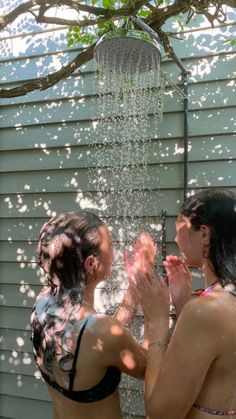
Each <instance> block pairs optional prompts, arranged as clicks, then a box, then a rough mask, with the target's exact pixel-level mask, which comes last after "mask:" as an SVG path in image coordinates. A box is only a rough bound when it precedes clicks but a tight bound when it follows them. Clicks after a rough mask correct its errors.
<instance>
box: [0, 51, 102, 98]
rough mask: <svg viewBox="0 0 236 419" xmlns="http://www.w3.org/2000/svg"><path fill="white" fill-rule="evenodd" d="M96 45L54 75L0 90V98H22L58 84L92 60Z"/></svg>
mask: <svg viewBox="0 0 236 419" xmlns="http://www.w3.org/2000/svg"><path fill="white" fill-rule="evenodd" d="M95 45H96V44H93V45H90V46H89V47H88V48H87V49H86V50H84V51H83V52H82V53H80V54H78V55H77V56H76V57H75V58H74V59H73V60H72V61H70V62H69V64H67V65H66V66H63V67H62V68H61V69H60V70H58V71H56V72H55V73H52V74H49V75H48V76H46V77H42V78H40V79H37V80H33V81H29V82H26V83H23V84H22V85H20V86H17V87H14V88H12V89H0V97H1V98H9V97H16V96H24V95H26V94H27V93H29V92H32V91H33V90H45V89H48V88H49V87H51V86H53V85H54V84H56V83H58V82H59V81H60V80H62V79H64V78H66V77H68V76H69V75H70V74H72V73H73V72H74V71H75V70H76V69H77V68H79V67H80V66H81V65H83V64H85V63H86V62H88V61H89V60H91V59H92V58H93V51H94V47H95Z"/></svg>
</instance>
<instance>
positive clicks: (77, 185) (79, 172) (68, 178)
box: [0, 159, 183, 194]
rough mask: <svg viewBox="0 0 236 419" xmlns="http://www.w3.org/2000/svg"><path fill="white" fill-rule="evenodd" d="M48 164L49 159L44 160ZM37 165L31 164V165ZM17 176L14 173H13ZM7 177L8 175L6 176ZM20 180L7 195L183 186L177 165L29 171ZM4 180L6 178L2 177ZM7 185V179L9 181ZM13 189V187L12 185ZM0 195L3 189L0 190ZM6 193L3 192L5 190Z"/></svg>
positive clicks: (180, 168) (180, 171) (181, 170)
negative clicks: (34, 172) (19, 184)
mask: <svg viewBox="0 0 236 419" xmlns="http://www.w3.org/2000/svg"><path fill="white" fill-rule="evenodd" d="M48 163H49V164H50V159H49V160H48ZM36 165H37V166H38V164H37V162H35V166H36ZM15 176H17V174H15ZM9 177H10V176H9ZM20 177H21V178H23V179H24V181H23V182H22V184H21V188H20V189H18V190H17V189H16V188H15V189H13V188H14V186H13V185H14V183H13V178H14V176H11V178H12V189H13V191H11V187H10V186H9V190H8V193H12V192H13V193H18V192H20V193H23V194H25V193H27V192H29V193H31V194H32V193H33V192H39V193H41V192H47V193H48V192H61V193H63V192H74V191H75V192H77V191H81V192H88V191H91V192H96V191H97V192H102V191H109V190H112V188H114V189H115V190H122V188H125V187H127V186H126V185H127V184H128V185H131V184H132V187H133V188H134V189H143V188H144V186H145V189H157V188H160V189H165V188H181V187H182V185H183V167H182V165H177V164H170V165H168V164H163V165H155V166H154V165H153V166H149V167H148V168H147V170H145V169H144V167H142V166H141V167H137V166H136V167H134V168H133V167H132V166H130V167H125V169H124V168H122V167H120V166H118V167H116V169H115V168H114V167H113V168H108V169H105V168H103V169H101V170H93V171H91V170H89V171H88V170H85V169H80V168H78V169H75V170H74V171H68V172H67V171H64V170H62V171H61V173H60V172H59V173H58V174H57V173H56V172H55V171H54V173H52V174H51V172H50V171H47V172H38V173H37V175H36V176H35V174H33V173H32V176H31V174H30V175H29V172H28V173H27V172H24V177H23V176H22V175H20V176H19V177H18V178H17V179H18V181H19V180H20ZM5 178H6V181H7V176H5ZM9 183H10V180H9ZM39 185H40V186H39ZM15 186H16V185H15ZM0 191H1V193H4V190H2V189H0ZM5 193H6V190H5Z"/></svg>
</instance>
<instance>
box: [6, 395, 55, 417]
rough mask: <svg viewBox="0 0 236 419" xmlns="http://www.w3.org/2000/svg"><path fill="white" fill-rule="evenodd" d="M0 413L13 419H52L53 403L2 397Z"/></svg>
mask: <svg viewBox="0 0 236 419" xmlns="http://www.w3.org/2000/svg"><path fill="white" fill-rule="evenodd" d="M0 413H1V414H2V415H6V416H7V418H11V419H42V418H44V419H52V408H51V402H49V401H39V400H32V399H31V400H29V399H26V398H22V397H15V395H13V396H7V395H1V396H0Z"/></svg>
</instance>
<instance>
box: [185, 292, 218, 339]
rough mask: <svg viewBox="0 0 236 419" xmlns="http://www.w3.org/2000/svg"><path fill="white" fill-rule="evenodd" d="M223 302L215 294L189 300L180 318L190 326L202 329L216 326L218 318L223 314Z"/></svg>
mask: <svg viewBox="0 0 236 419" xmlns="http://www.w3.org/2000/svg"><path fill="white" fill-rule="evenodd" d="M222 310H223V307H222V304H219V298H218V297H216V296H215V295H205V296H203V297H198V298H196V299H193V300H191V301H189V302H188V303H187V304H186V305H185V306H184V308H183V310H182V312H181V315H180V317H179V320H180V322H181V323H185V324H186V325H188V326H189V327H191V328H193V326H195V327H199V328H201V330H204V329H206V330H208V331H209V327H213V328H215V325H216V324H217V323H218V322H217V319H220V318H221V316H222Z"/></svg>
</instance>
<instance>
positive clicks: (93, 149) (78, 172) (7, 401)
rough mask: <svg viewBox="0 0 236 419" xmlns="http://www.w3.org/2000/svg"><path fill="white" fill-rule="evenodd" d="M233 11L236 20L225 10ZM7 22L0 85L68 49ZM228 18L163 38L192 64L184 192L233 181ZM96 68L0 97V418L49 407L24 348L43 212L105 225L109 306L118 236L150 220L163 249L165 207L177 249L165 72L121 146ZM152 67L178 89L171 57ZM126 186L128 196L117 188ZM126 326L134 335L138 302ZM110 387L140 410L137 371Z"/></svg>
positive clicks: (176, 160)
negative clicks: (110, 243) (158, 110)
mask: <svg viewBox="0 0 236 419" xmlns="http://www.w3.org/2000/svg"><path fill="white" fill-rule="evenodd" d="M231 20H235V21H236V19H235V16H234V15H233V16H231ZM13 29H14V27H13ZM13 29H12V37H10V36H9V34H6V36H5V38H4V40H2V41H1V45H2V47H3V51H5V56H3V58H2V62H1V66H0V80H1V86H0V87H2V88H11V87H14V86H16V85H17V83H18V82H22V81H28V80H30V79H33V78H35V77H42V76H45V75H46V74H47V72H48V70H49V69H50V72H52V71H55V70H57V69H58V68H59V67H60V65H61V64H65V63H66V62H67V60H68V58H72V57H74V56H75V55H76V54H77V53H78V50H71V51H69V52H68V51H67V50H66V47H65V42H64V32H63V31H54V32H52V33H50V32H42V33H40V30H42V29H41V27H37V28H34V30H35V31H37V30H38V31H39V33H38V35H36V37H35V38H34V42H33V41H32V39H33V38H32V36H31V34H26V35H25V36H19V37H15V38H14V36H17V33H16V32H14V31H15V29H14V30H13ZM233 29H235V26H230V25H229V24H228V25H222V26H219V27H218V28H217V29H216V30H214V31H213V30H212V29H211V28H209V27H204V26H202V27H199V25H197V24H196V26H194V24H193V28H192V30H189V31H186V32H185V33H184V34H183V36H184V39H185V41H184V42H183V43H181V42H180V41H176V40H173V42H172V44H173V47H174V49H175V51H176V54H177V55H178V56H179V57H180V58H181V59H182V60H183V62H184V64H185V65H186V66H187V68H188V69H189V70H190V75H189V117H188V119H189V122H188V123H189V139H188V151H189V169H188V170H189V173H188V187H189V191H190V192H191V191H195V190H198V189H199V188H205V187H209V186H216V187H229V188H230V189H233V190H236V182H235V174H236V129H235V128H236V122H235V114H236V100H235V75H236V61H235V58H236V52H235V51H233V50H232V49H231V48H230V46H229V45H227V44H223V43H222V41H221V40H222V39H223V37H225V36H226V37H227V36H230V33H233ZM42 37H43V39H45V42H44V44H42V42H41V43H40V40H41V39H42ZM50 39H53V46H52V42H50ZM20 41H21V42H22V45H29V48H28V49H26V50H25V52H22V51H23V50H20V49H19V47H18V44H19V42H20ZM17 48H18V50H17ZM45 51H47V53H45ZM95 70H96V65H95V63H94V62H90V63H88V64H87V65H85V66H83V67H82V69H81V71H80V72H75V73H74V74H73V75H72V76H71V77H70V78H69V79H68V80H63V81H61V82H60V83H58V84H57V85H56V86H54V87H53V88H50V89H48V90H46V91H35V92H32V93H29V94H28V95H27V96H25V97H17V98H14V99H5V100H2V101H1V109H0V111H1V112H0V115H1V130H0V142H1V153H0V172H1V174H0V176H1V177H0V230H1V237H0V343H1V348H0V352H1V366H0V419H1V418H5V419H6V418H8V419H31V418H32V417H34V418H35V419H41V418H42V417H45V419H46V418H50V417H51V403H50V400H49V397H48V394H47V390H46V387H45V385H44V383H43V382H42V380H41V379H40V378H39V374H38V372H37V370H36V367H35V363H34V360H33V356H32V347H31V342H30V325H29V317H30V311H31V307H32V304H33V301H34V299H35V296H36V294H37V293H38V292H39V289H40V287H41V284H43V282H44V279H43V277H42V276H41V273H40V271H39V269H38V267H37V263H36V246H37V240H38V235H39V230H40V228H41V226H42V224H43V223H44V222H45V221H46V220H47V219H48V218H49V217H50V216H52V215H54V214H55V213H58V212H60V211H70V210H78V209H79V208H90V209H94V210H95V211H96V212H97V213H99V214H101V215H102V216H103V217H104V219H105V220H106V221H107V223H108V224H109V226H110V228H111V231H112V234H113V239H114V244H115V248H116V255H115V267H114V273H113V278H112V280H111V281H110V282H109V283H102V284H100V286H99V287H98V289H97V290H96V305H97V310H98V311H99V312H101V313H102V312H111V313H112V312H113V311H114V310H115V308H116V306H117V304H119V302H120V301H121V300H122V295H123V292H124V289H125V287H126V283H125V281H124V279H123V274H122V253H121V251H122V249H123V248H124V246H128V245H129V244H130V240H134V239H135V237H136V236H137V234H138V232H139V231H140V230H148V231H150V232H151V233H152V235H153V236H154V237H155V239H156V241H157V243H159V245H160V248H161V235H162V219H161V217H160V214H161V212H162V211H163V210H164V211H166V225H165V226H166V247H167V249H166V251H167V253H177V248H176V246H175V244H174V236H175V228H174V222H175V219H176V216H177V214H178V209H179V206H180V204H181V203H182V200H183V181H184V178H183V158H184V150H183V143H184V141H183V134H184V127H183V121H184V119H183V100H182V98H181V97H180V95H179V94H178V92H177V91H176V90H175V89H173V87H172V86H170V85H168V83H167V84H166V90H165V97H164V117H163V122H162V123H161V124H160V125H159V129H158V137H157V129H156V128H157V127H156V124H155V121H154V118H153V115H152V113H153V112H155V109H153V108H151V109H150V117H149V119H148V121H147V125H148V130H147V131H146V134H145V142H142V143H140V144H139V145H138V146H137V142H136V139H137V136H138V135H139V130H137V133H136V135H134V137H133V139H132V140H131V145H130V146H129V147H128V148H127V147H126V148H124V145H123V130H125V129H126V128H127V127H126V125H127V124H126V125H124V123H123V122H122V121H119V123H117V124H116V126H112V127H111V130H110V131H109V133H113V135H110V134H109V135H107V132H108V131H107V129H108V125H109V124H107V125H105V124H103V126H102V128H101V127H99V124H98V122H99V118H100V116H101V113H102V112H104V110H105V113H106V116H108V115H109V114H110V113H111V112H112V111H113V109H112V108H113V106H111V103H108V104H107V107H106V104H105V105H104V104H101V102H100V101H99V99H98V90H97V85H96V82H95V77H94V74H95ZM162 71H163V72H164V73H165V74H167V75H168V77H169V78H170V79H171V80H172V81H173V82H174V83H177V84H178V86H179V87H180V88H182V84H181V79H180V70H179V68H178V67H177V66H176V64H175V63H173V62H172V61H171V60H164V61H163V63H162ZM139 129H141V127H139ZM142 130H144V127H142ZM112 137H114V138H112ZM122 147H123V148H122ZM144 155H145V157H144ZM124 166H125V169H124ZM145 173H146V174H145ZM143 174H145V175H144V176H142V175H143ZM140 176H141V177H140ZM140 179H141V180H140ZM130 185H131V186H132V191H131V193H129V195H128V199H127V195H126V194H125V193H124V189H125V188H127V187H128V186H130ZM143 189H144V191H143ZM125 200H127V201H128V202H126V203H125V205H124V201H125ZM158 263H159V264H161V252H160V256H159V259H158ZM193 275H194V286H199V285H201V283H202V279H201V276H200V274H199V273H198V272H194V273H193ZM132 330H133V333H134V334H135V336H136V337H137V338H140V336H141V335H142V330H143V319H142V315H141V312H139V313H138V316H137V318H136V320H135V322H134V325H133V328H132ZM120 391H121V399H122V408H123V412H124V418H127V419H128V417H129V418H136V419H141V418H143V417H144V404H143V382H142V381H139V380H134V379H131V378H129V377H123V379H122V383H121V390H120Z"/></svg>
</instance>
